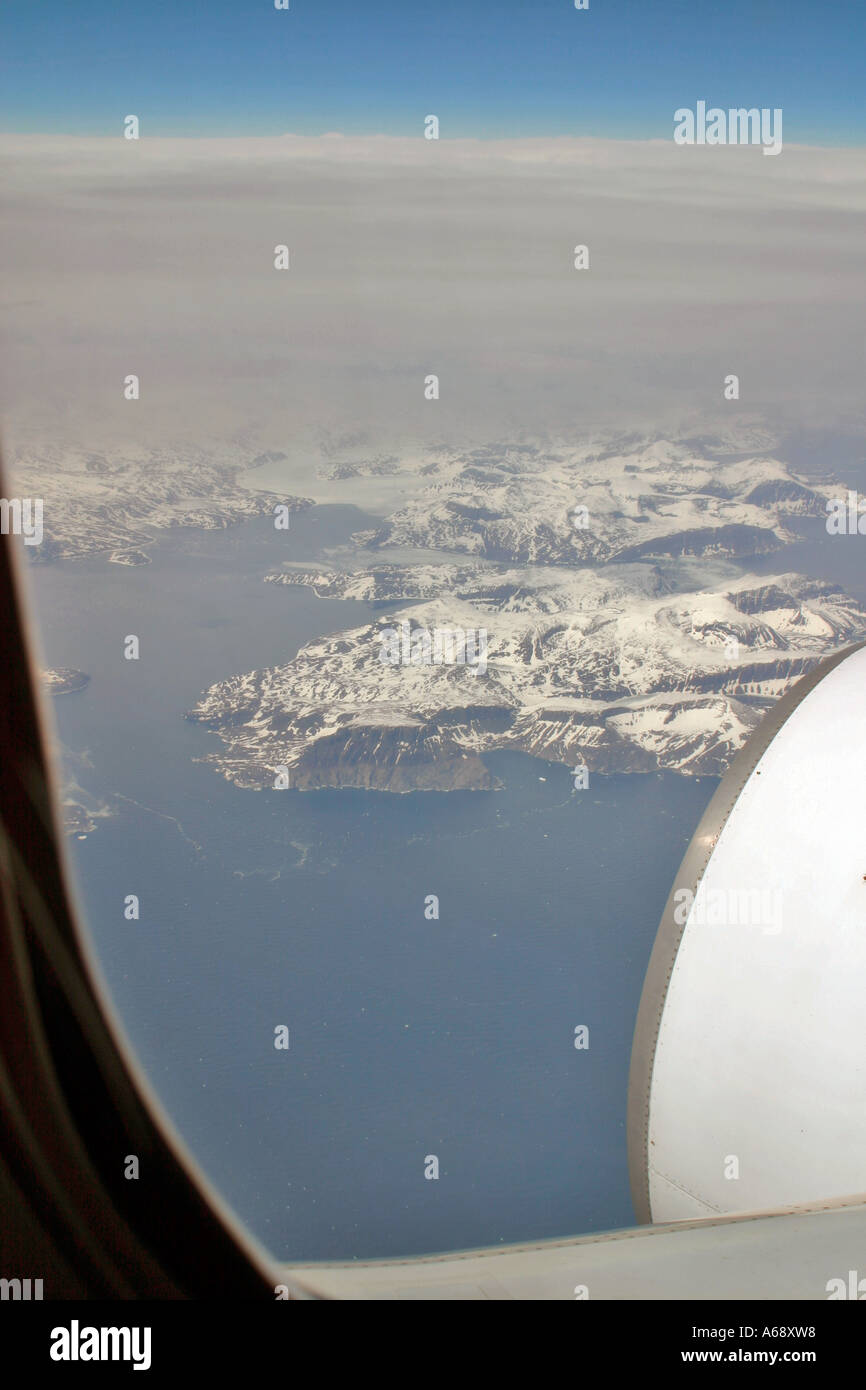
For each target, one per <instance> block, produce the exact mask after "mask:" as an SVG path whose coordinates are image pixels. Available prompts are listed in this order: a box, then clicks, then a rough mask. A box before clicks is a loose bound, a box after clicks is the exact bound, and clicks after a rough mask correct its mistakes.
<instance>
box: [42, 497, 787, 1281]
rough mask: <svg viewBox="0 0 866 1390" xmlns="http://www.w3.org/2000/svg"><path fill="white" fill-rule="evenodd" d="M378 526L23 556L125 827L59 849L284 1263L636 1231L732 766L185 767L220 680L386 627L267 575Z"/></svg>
mask: <svg viewBox="0 0 866 1390" xmlns="http://www.w3.org/2000/svg"><path fill="white" fill-rule="evenodd" d="M365 523H367V524H368V519H367V518H366V517H361V514H360V513H357V512H355V511H354V509H352V508H346V507H339V508H338V507H320V508H316V509H314V510H313V511H312V512H309V513H305V514H302V515H299V516H296V517H293V519H292V530H291V531H290V532H289V533H288V534H279V535H278V534H277V533H275V532H274V530H273V527H272V525H271V524H270V522H269V521H268V520H267V519H263V520H261V521H254V522H249V523H245V524H243V525H240V526H237V527H234V528H232V529H231V530H229V531H227V532H217V533H202V532H196V531H178V532H172V533H167V534H165V535H164V536H163V537H162V538H161V539H160V540H159V543H158V545H157V546H156V547H155V548H154V550H153V551H152V555H153V563H152V564H150V565H148V566H142V567H137V568H132V569H126V568H121V567H118V566H114V565H109V564H106V563H103V562H101V561H100V562H86V563H77V564H63V565H56V566H50V567H33V569H32V570H31V572H30V578H31V581H32V589H33V593H34V596H35V599H36V611H37V614H38V617H39V622H40V628H41V639H42V644H43V649H44V659H45V661H46V663H47V664H49V665H52V666H73V667H77V668H79V669H81V670H85V671H87V672H88V673H89V674H90V676H91V681H90V684H89V686H88V687H87V689H86V690H84V691H82V692H80V693H76V694H71V695H67V696H60V697H57V698H56V699H55V702H54V703H55V711H56V716H57V725H58V731H59V736H60V739H61V742H62V745H63V750H64V751H63V759H64V766H65V768H66V770H67V775H68V776H70V777H74V779H75V780H76V782H77V783H78V785H79V787H80V788H81V792H82V797H83V798H84V799H87V801H88V803H89V804H90V805H91V806H92V807H94V808H100V807H102V808H105V810H106V812H107V814H106V815H105V817H104V818H102V819H100V821H99V824H98V827H97V829H96V831H95V832H94V833H92V834H90V835H88V836H87V837H86V839H83V840H80V839H75V838H73V839H72V840H71V842H70V843H71V852H72V857H73V862H74V869H75V875H76V879H77V886H78V894H79V898H80V902H81V905H82V909H83V913H84V916H85V918H86V922H87V930H88V934H89V937H90V940H91V943H92V948H93V949H94V950H95V952H96V953H97V955H98V957H99V960H100V963H101V966H102V969H103V971H104V972H105V975H106V977H107V980H108V983H109V987H110V989H111V992H112V994H113V996H114V1000H115V1002H116V1004H117V1007H118V1009H119V1011H120V1014H121V1016H122V1018H123V1020H124V1023H125V1026H126V1028H127V1031H128V1034H129V1038H130V1041H131V1043H132V1045H133V1047H134V1048H135V1050H136V1051H137V1053H138V1055H139V1057H140V1059H141V1061H142V1063H143V1065H144V1067H145V1068H146V1070H147V1071H148V1073H149V1075H150V1077H151V1079H152V1082H153V1084H154V1086H155V1087H156V1089H157V1091H158V1092H159V1094H160V1096H161V1097H162V1100H163V1101H164V1103H165V1105H166V1107H167V1109H168V1111H169V1112H170V1114H171V1115H172V1118H173V1119H174V1121H175V1123H176V1124H177V1126H178V1128H179V1129H180V1131H181V1133H182V1134H183V1136H184V1138H185V1140H186V1141H187V1143H188V1144H189V1146H190V1148H191V1149H192V1151H193V1153H194V1154H195V1156H196V1157H197V1159H198V1160H199V1162H200V1163H201V1165H202V1167H203V1168H204V1169H205V1171H206V1172H207V1174H208V1175H209V1177H210V1178H211V1179H212V1180H213V1181H214V1182H215V1183H216V1185H217V1186H218V1187H219V1188H220V1189H221V1190H222V1191H223V1193H224V1194H225V1196H226V1197H227V1199H228V1200H229V1202H230V1203H231V1204H232V1205H233V1206H234V1208H235V1210H236V1211H237V1212H238V1214H239V1215H240V1216H241V1217H242V1218H243V1219H244V1220H245V1221H246V1222H247V1223H248V1225H249V1226H250V1227H251V1229H252V1230H253V1231H254V1232H255V1233H256V1234H257V1235H258V1236H259V1237H260V1238H261V1239H262V1240H263V1241H264V1242H265V1243H266V1244H267V1245H268V1247H269V1248H270V1249H271V1250H273V1252H274V1253H275V1254H276V1255H278V1256H280V1257H285V1258H287V1259H299V1260H309V1259H320V1258H321V1259H326V1258H352V1257H355V1256H358V1257H364V1256H367V1257H373V1256H389V1255H407V1254H414V1253H423V1252H430V1251H440V1250H446V1249H453V1248H459V1247H467V1246H473V1245H479V1244H496V1243H499V1242H507V1241H518V1240H531V1239H535V1238H543V1237H548V1236H562V1235H571V1234H576V1233H581V1232H588V1231H592V1230H599V1229H605V1228H612V1227H617V1226H623V1225H628V1224H631V1222H632V1221H633V1219H634V1216H633V1211H632V1206H631V1201H630V1197H629V1191H628V1178H627V1165H626V1143H625V1101H626V1088H627V1079H628V1063H629V1055H630V1049H631V1038H632V1030H633V1026H634V1018H635V1013H636V1009H637V1004H638V999H639V995H640V989H641V984H642V981H643V975H644V971H645V969H646V964H647V961H648V958H649V953H650V950H651V947H652V942H653V938H654V935H655V930H656V926H657V924H658V919H659V916H660V914H661V910H662V908H663V906H664V901H665V898H666V896H667V893H668V890H669V887H670V884H671V882H672V880H673V877H674V875H675V872H676V869H677V867H678V864H679V861H680V859H681V857H682V854H683V852H684V850H685V847H686V844H687V843H688V840H689V838H690V836H691V834H692V832H693V830H694V828H695V826H696V824H697V822H698V820H699V818H700V815H701V813H702V811H703V809H704V807H705V806H706V803H707V801H708V800H709V798H710V796H711V794H712V792H713V790H714V788H715V785H716V784H715V781H714V780H713V779H710V778H704V779H701V780H699V781H695V780H691V779H684V778H679V777H676V776H673V775H667V774H666V775H652V776H642V777H639V776H635V777H627V776H618V777H610V778H602V777H593V778H591V779H590V787H589V788H588V789H587V790H585V791H575V790H574V789H573V785H572V779H571V776H570V775H569V769H568V768H565V767H559V766H550V765H547V764H543V763H540V762H538V761H536V760H534V759H531V758H528V757H525V756H523V755H520V754H497V755H494V756H493V757H491V759H490V764H491V766H492V767H493V769H494V771H495V772H496V774H497V776H498V777H499V779H500V780H501V781H502V783H503V784H504V785H503V789H502V790H501V791H497V792H459V793H448V794H445V793H415V794H410V795H407V796H393V795H389V794H387V793H374V792H361V791H322V792H314V793H307V794H301V793H295V792H291V791H285V792H275V791H263V792H253V791H244V790H240V789H238V788H235V787H233V786H231V785H230V784H228V783H227V782H225V781H224V780H223V779H222V778H220V777H219V776H218V775H217V774H216V773H215V772H214V771H213V770H212V769H211V768H210V767H208V766H206V765H205V764H203V763H201V762H199V761H196V759H200V758H201V757H202V756H203V755H204V754H206V753H207V752H210V751H216V750H217V749H218V748H219V746H220V745H219V741H218V739H217V737H216V735H215V734H213V733H211V732H209V731H207V730H205V729H203V728H202V727H200V726H199V725H195V724H192V723H190V722H189V721H185V720H184V718H183V714H184V711H185V710H186V709H188V708H189V707H190V705H192V703H193V702H194V701H195V699H196V697H197V696H198V695H199V694H200V692H201V691H202V690H203V689H204V688H205V687H206V686H207V685H208V684H209V683H211V682H212V681H214V680H217V679H220V678H221V677H224V676H227V675H229V674H231V673H233V672H239V671H244V670H249V669H251V668H252V667H256V666H267V665H273V664H276V663H279V662H284V661H286V660H288V659H290V657H291V656H292V654H293V653H294V652H295V651H296V650H297V648H298V647H299V645H301V643H302V642H304V641H305V640H307V639H309V638H310V637H312V636H315V635H318V634H320V633H322V632H327V631H334V630H338V629H340V628H344V627H346V626H348V625H352V624H354V623H360V622H365V621H367V620H368V618H369V616H370V614H371V612H372V608H371V607H370V605H367V604H362V603H357V602H341V601H332V600H320V599H316V598H315V597H314V596H313V595H312V594H310V593H309V592H308V591H307V590H304V589H290V588H284V587H281V586H277V585H264V584H262V583H261V577H262V575H263V574H264V573H265V572H266V571H267V569H269V568H270V567H272V566H273V565H274V564H275V563H277V562H278V561H279V560H280V559H282V558H292V559H302V558H312V557H315V556H317V555H319V554H320V553H321V551H322V549H323V547H326V546H332V545H336V544H339V543H342V542H344V541H346V540H347V539H348V536H349V535H350V533H351V532H352V530H354V529H356V528H357V527H358V526H359V525H362V524H365ZM785 567H788V565H787V562H786V565H785ZM128 633H136V634H137V635H138V636H139V638H140V641H141V659H140V660H139V661H138V662H127V661H125V660H124V659H123V655H122V644H123V638H124V637H125V635H126V634H128ZM130 893H135V894H137V895H138V896H139V898H140V902H141V918H140V920H139V921H135V922H129V921H126V920H125V918H124V913H123V905H124V898H125V897H126V895H127V894H130ZM433 894H435V895H436V896H437V897H438V899H439V916H438V919H437V920H428V918H427V917H426V916H425V900H426V899H427V898H428V896H429V895H433ZM281 1024H284V1025H286V1026H287V1027H288V1028H289V1031H290V1047H289V1049H288V1051H278V1050H276V1049H275V1048H274V1029H275V1028H276V1027H277V1026H278V1025H281ZM579 1025H586V1026H587V1027H588V1028H589V1047H588V1048H587V1049H585V1050H578V1049H576V1048H575V1046H574V1037H575V1029H576V1028H577V1027H578V1026H579ZM432 1155H435V1156H436V1158H437V1159H438V1164H439V1178H438V1180H428V1179H426V1178H425V1167H427V1166H428V1164H427V1160H428V1158H429V1156H432Z"/></svg>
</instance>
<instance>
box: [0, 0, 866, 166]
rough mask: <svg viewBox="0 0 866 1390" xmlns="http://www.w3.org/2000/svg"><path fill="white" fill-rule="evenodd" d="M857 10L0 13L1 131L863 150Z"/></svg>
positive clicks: (221, 6)
mask: <svg viewBox="0 0 866 1390" xmlns="http://www.w3.org/2000/svg"><path fill="white" fill-rule="evenodd" d="M864 9H866V5H864V0H718V3H712V0H590V9H589V10H588V11H585V12H584V11H576V10H575V9H574V5H573V0H426V3H425V2H424V0H291V9H290V10H289V11H288V12H283V11H276V10H274V8H273V0H2V5H0V53H2V59H0V130H4V131H43V132H44V131H49V132H65V133H71V134H80V135H97V134H106V135H113V134H116V133H117V132H118V128H119V124H120V122H121V121H122V118H123V116H124V115H126V114H127V113H130V112H134V113H135V114H136V115H138V116H139V117H140V119H141V122H142V135H145V134H150V135H250V134H257V135H277V134H281V133H283V132H285V131H295V132H298V133H300V134H319V133H322V132H324V131H332V130H340V131H344V132H346V133H364V134H372V133H376V132H384V133H387V134H412V135H414V134H417V133H418V130H419V125H420V122H421V121H422V120H423V117H424V116H425V115H426V114H428V113H429V112H433V113H435V114H436V115H438V116H439V118H440V122H441V134H442V137H443V138H447V137H448V136H467V135H474V136H479V137H482V138H491V137H501V136H519V135H601V136H626V137H633V138H647V137H662V138H669V137H670V135H671V131H672V126H673V111H674V109H675V108H676V107H679V106H694V104H695V102H696V101H698V100H699V99H704V100H706V101H707V102H708V103H709V104H710V105H719V106H724V107H728V106H769V107H777V106H781V107H782V108H783V110H784V132H785V141H786V143H815V144H846V145H851V144H866V115H864V104H863V101H862V89H863V73H864V55H866V14H864Z"/></svg>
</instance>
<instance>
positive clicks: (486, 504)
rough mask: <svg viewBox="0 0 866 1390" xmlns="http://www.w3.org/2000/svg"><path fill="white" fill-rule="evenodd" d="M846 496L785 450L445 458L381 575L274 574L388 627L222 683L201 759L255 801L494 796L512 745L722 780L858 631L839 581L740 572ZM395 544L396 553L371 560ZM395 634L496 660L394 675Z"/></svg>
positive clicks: (206, 699) (383, 541)
mask: <svg viewBox="0 0 866 1390" xmlns="http://www.w3.org/2000/svg"><path fill="white" fill-rule="evenodd" d="M837 492H838V487H837V486H835V485H834V486H833V487H829V486H828V487H827V488H826V489H825V488H824V487H823V486H820V487H819V486H816V485H815V484H813V483H807V482H806V481H805V480H804V479H803V478H801V477H800V476H798V475H797V474H796V473H795V472H794V471H793V470H791V469H790V468H788V466H787V465H786V464H785V463H783V462H781V461H780V460H778V459H774V458H772V457H765V456H761V455H756V456H746V457H744V456H743V455H742V454H730V453H729V454H728V456H727V457H724V456H722V457H719V456H715V457H713V456H712V453H704V452H696V451H695V449H694V447H693V446H692V445H690V444H688V443H683V442H678V441H673V442H672V441H667V440H655V441H653V442H651V443H646V444H644V443H637V444H630V445H627V446H625V448H624V447H623V444H622V442H620V443H619V444H618V445H617V447H616V448H613V447H611V448H610V449H609V450H606V451H605V450H601V451H600V450H599V449H598V447H597V446H596V445H593V446H592V447H587V448H585V449H564V448H562V447H558V448H555V449H552V448H548V447H541V446H534V445H533V446H530V445H521V446H516V447H515V446H512V447H505V446H491V448H490V449H487V450H483V451H482V450H476V451H473V453H472V454H471V455H470V456H466V457H462V458H459V457H455V456H454V455H453V451H449V450H445V451H442V452H441V454H440V456H439V458H438V459H436V458H433V459H428V460H427V461H426V462H425V464H424V466H423V470H422V475H421V477H420V478H419V488H418V491H417V492H416V494H415V496H414V497H413V498H412V499H411V500H410V501H409V502H408V503H405V504H403V505H401V506H400V507H399V509H398V510H396V511H395V512H394V513H393V514H392V515H391V516H390V517H388V518H387V519H386V521H385V523H384V525H383V526H381V527H380V528H379V529H377V530H375V531H373V530H371V531H367V532H362V533H360V534H359V535H358V537H357V538H356V539H357V540H358V542H359V544H360V545H362V546H363V547H364V548H365V551H366V554H367V556H370V555H372V557H373V562H372V563H367V564H365V565H363V566H362V567H360V566H358V564H357V561H356V563H355V565H352V564H351V563H350V562H349V561H348V560H346V561H345V562H344V563H340V564H335V565H333V566H327V567H326V566H317V567H310V566H305V565H289V566H286V567H284V568H283V569H282V570H280V571H279V572H277V573H274V574H270V575H268V576H267V581H268V582H270V583H279V584H287V585H295V584H303V585H305V586H307V587H309V588H311V589H312V590H313V591H314V592H315V593H317V594H318V595H320V596H322V597H330V598H354V599H364V600H367V601H372V602H382V603H383V604H385V603H387V605H388V610H387V612H383V613H382V615H381V617H380V618H378V619H377V620H376V621H375V622H373V623H371V624H368V625H365V626H363V627H359V628H355V629H353V630H351V631H346V632H342V633H339V634H335V635H331V636H328V637H324V638H321V639H318V640H316V641H313V642H309V643H307V645H306V646H305V647H304V648H303V649H302V650H301V651H300V652H299V653H298V655H297V656H296V657H295V658H294V660H293V661H291V662H289V663H288V664H287V665H284V666H280V667H274V668H271V669H269V670H265V671H255V672H250V673H248V674H246V675H242V676H234V677H232V678H231V679H229V680H226V681H221V682H219V683H217V684H216V685H214V686H212V687H211V688H210V689H209V690H208V691H206V692H205V693H204V694H203V696H202V697H201V699H200V700H199V702H198V703H197V704H196V706H195V708H194V709H193V710H192V711H190V715H189V717H190V718H192V719H196V720H199V721H201V722H203V723H205V724H206V725H208V726H209V727H211V728H213V729H215V730H216V731H218V733H219V734H220V737H221V739H222V742H223V749H222V750H221V751H219V752H215V753H213V754H212V755H211V756H210V761H211V762H212V763H213V764H214V765H215V766H216V767H217V768H218V769H219V770H220V771H221V772H222V773H223V774H224V775H225V776H226V777H228V778H229V779H230V780H232V781H234V782H236V783H237V784H239V785H243V786H256V787H262V786H272V785H274V778H275V774H276V773H277V770H278V769H280V768H284V769H287V770H288V773H289V784H290V785H291V786H293V787H296V788H300V789H308V788H315V787H333V786H355V787H375V788H379V789H383V790H390V791H408V790H416V789H438V790H446V789H452V788H478V789H481V788H487V787H490V786H491V785H492V778H491V774H490V772H489V770H488V768H487V767H486V766H485V764H484V762H483V760H482V755H483V754H484V753H486V752H490V751H492V750H494V749H504V748H510V749H519V750H521V751H524V752H527V753H531V754H535V755H537V756H539V757H541V758H545V759H548V760H550V761H557V762H562V763H566V764H568V765H570V766H577V765H580V764H584V765H586V767H587V768H588V769H589V770H590V771H592V770H596V771H602V772H614V771H619V772H623V771H630V772H645V771H652V770H655V769H660V768H665V769H672V770H676V771H678V772H681V773H687V774H701V773H719V772H721V771H722V770H723V769H724V768H725V766H726V765H727V763H728V762H729V761H730V758H731V757H732V755H733V753H734V752H735V751H736V750H737V749H738V748H739V747H740V746H741V745H742V743H743V741H744V740H745V738H746V737H747V735H748V734H749V732H750V731H751V730H752V729H753V728H754V727H755V726H756V725H757V723H758V722H759V721H760V719H761V716H762V714H763V713H764V711H765V710H766V709H767V708H768V707H769V705H770V704H771V703H772V702H773V701H774V700H775V699H776V698H778V696H779V695H780V694H782V693H783V692H784V691H785V690H786V689H787V688H788V686H789V685H790V684H791V683H792V682H793V681H795V680H796V679H797V678H798V677H799V676H800V675H802V674H803V673H804V672H806V671H807V670H809V669H810V667H811V666H813V665H814V664H815V662H816V661H818V660H819V659H820V658H821V657H823V656H825V655H826V654H827V653H829V652H830V651H832V650H833V649H834V648H835V647H837V646H839V645H842V644H844V643H847V642H851V641H855V640H857V639H859V638H862V637H866V611H864V610H863V609H862V608H861V607H860V606H859V605H858V604H857V603H855V602H854V600H852V599H851V598H849V597H847V596H846V595H845V594H844V593H843V592H842V591H841V590H840V589H839V588H838V586H834V585H831V584H828V583H825V582H821V581H816V580H812V579H808V578H805V577H804V576H802V575H796V574H787V573H785V572H784V566H780V572H779V574H778V575H777V576H775V577H774V578H766V577H757V576H755V575H750V574H748V572H745V573H742V574H740V575H739V576H734V575H733V573H732V567H731V564H730V559H731V558H732V557H749V556H752V555H755V554H760V553H764V552H766V551H768V550H773V549H781V548H782V547H783V546H784V545H785V544H786V543H787V542H788V541H789V540H791V539H792V533H791V531H790V530H789V528H788V526H787V525H786V520H787V519H788V518H790V517H792V516H795V515H796V516H823V515H825V501H826V499H827V498H828V497H829V496H831V495H836V493H837ZM581 507H584V508H586V511H585V513H584V512H580V511H579V510H578V511H577V513H576V514H575V508H581ZM385 547H398V548H400V550H399V553H400V560H399V561H398V562H394V561H392V562H388V560H387V556H386V555H384V554H383V555H382V563H379V562H378V559H377V558H376V557H377V556H378V554H379V552H380V551H382V550H383V549H384V548H385ZM407 548H409V549H410V551H411V550H412V549H416V550H419V551H422V550H423V552H424V554H423V556H421V555H419V558H418V563H413V562H412V560H411V558H410V559H409V560H407V559H406V558H405V556H406V549H407ZM431 550H437V551H439V552H443V551H444V552H451V553H456V554H459V556H460V557H461V558H460V559H459V560H455V562H453V563H449V562H447V560H445V561H444V562H442V563H433V562H431V558H430V555H429V552H430V551H431ZM721 557H725V559H726V560H727V562H728V563H726V564H724V565H722V564H719V559H720V558H721ZM701 571H703V574H701ZM696 575H700V577H701V578H702V579H703V582H696ZM401 623H408V624H409V627H410V629H411V630H413V631H414V630H416V629H423V630H426V631H427V632H430V631H433V630H436V629H446V630H447V629H452V630H453V629H459V630H462V631H469V632H473V631H474V632H477V631H479V630H482V629H483V631H484V632H485V634H486V662H485V664H484V668H483V669H482V668H480V667H474V666H472V665H461V664H449V663H447V662H446V663H443V664H438V665H437V664H431V663H429V662H428V661H425V660H423V659H422V660H419V661H418V662H416V663H411V662H410V663H409V664H398V665H390V664H387V663H385V662H383V660H382V652H383V643H384V639H385V635H386V633H387V632H388V631H391V630H393V629H394V628H395V627H399V625H400V624H401Z"/></svg>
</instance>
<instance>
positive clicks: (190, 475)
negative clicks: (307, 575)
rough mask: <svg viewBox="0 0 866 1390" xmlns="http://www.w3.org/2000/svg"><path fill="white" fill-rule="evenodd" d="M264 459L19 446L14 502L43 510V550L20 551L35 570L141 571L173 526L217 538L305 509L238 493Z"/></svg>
mask: <svg viewBox="0 0 866 1390" xmlns="http://www.w3.org/2000/svg"><path fill="white" fill-rule="evenodd" d="M272 458H273V455H269V454H266V455H261V456H258V457H256V458H253V457H249V458H246V457H244V456H243V455H240V456H239V451H238V449H237V448H236V447H232V446H229V445H225V446H222V448H220V447H215V446H209V447H208V448H206V449H204V448H202V449H193V448H190V447H189V446H185V447H184V448H183V450H182V451H178V452H175V451H173V450H171V449H167V448H166V449H156V448H150V449H145V448H141V449H136V448H134V447H131V446H127V447H125V448H124V447H119V448H112V449H111V450H110V451H106V452H105V453H96V452H91V451H89V450H88V449H86V448H84V447H78V448H76V447H72V446H69V445H63V446H60V445H57V444H48V443H44V442H42V441H40V442H39V443H38V444H26V445H22V446H21V447H20V448H19V449H18V450H17V451H16V455H15V458H14V461H13V467H12V470H11V473H12V480H13V485H14V488H15V492H16V495H17V496H20V497H34V498H35V497H40V498H42V500H43V503H44V510H43V530H44V535H43V540H42V542H41V544H40V545H35V546H32V547H30V548H29V553H30V558H31V559H33V560H35V561H43V562H44V561H50V560H58V559H64V560H70V559H79V558H81V557H83V556H86V555H101V556H104V557H105V558H107V559H110V560H111V561H113V562H114V563H115V564H121V565H139V564H146V563H147V562H148V555H147V547H148V545H150V544H153V541H154V540H155V538H156V535H157V533H158V531H160V530H162V529H164V528H165V527H172V526H195V527H199V528H201V529H203V530H208V531H212V530H217V529H220V528H222V527H225V526H230V525H232V524H233V523H234V522H237V521H242V520H244V519H245V518H247V517H253V516H262V515H267V514H269V513H271V512H272V510H273V508H274V506H275V505H277V504H278V503H282V504H285V505H288V506H289V508H290V509H291V510H294V511H297V510H299V509H301V508H303V507H307V506H310V505H311V503H310V501H309V499H307V498H303V497H294V496H276V495H274V494H272V493H269V492H263V491H254V490H252V489H251V488H250V487H249V486H244V484H243V483H242V482H241V481H240V475H241V474H242V473H245V471H246V470H247V469H249V468H254V467H256V466H257V465H258V466H260V465H261V464H263V463H266V462H271V461H272Z"/></svg>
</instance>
